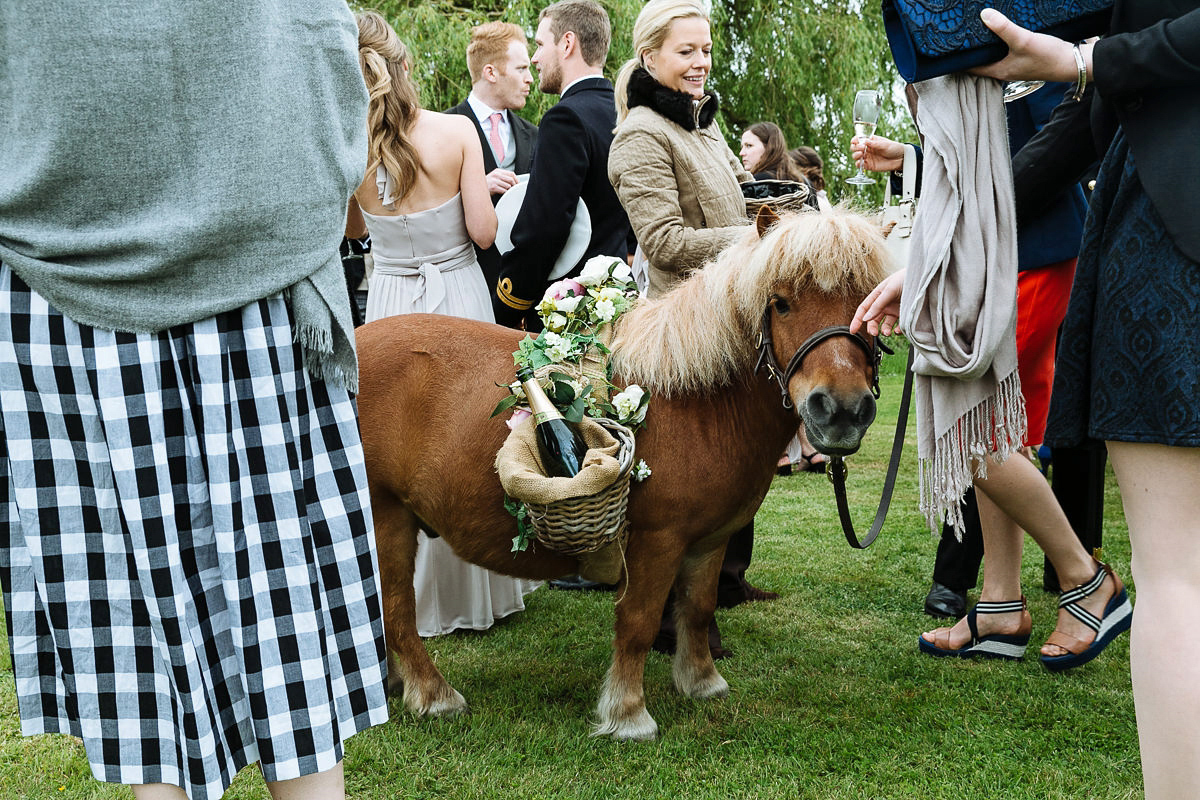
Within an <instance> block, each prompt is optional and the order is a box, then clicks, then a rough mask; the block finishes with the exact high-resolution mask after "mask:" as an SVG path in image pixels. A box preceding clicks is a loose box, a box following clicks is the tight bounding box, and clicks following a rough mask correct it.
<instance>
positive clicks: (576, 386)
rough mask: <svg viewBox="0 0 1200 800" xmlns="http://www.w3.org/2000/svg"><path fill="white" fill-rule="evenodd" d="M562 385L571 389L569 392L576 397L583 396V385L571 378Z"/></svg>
mask: <svg viewBox="0 0 1200 800" xmlns="http://www.w3.org/2000/svg"><path fill="white" fill-rule="evenodd" d="M564 383H566V384H567V386H570V387H571V391H572V392H574V393H575V396H576V397H579V395H581V394H583V384H581V383H580V382H579V381H577V380H575V379H573V378H571V379H568V380H566V381H564Z"/></svg>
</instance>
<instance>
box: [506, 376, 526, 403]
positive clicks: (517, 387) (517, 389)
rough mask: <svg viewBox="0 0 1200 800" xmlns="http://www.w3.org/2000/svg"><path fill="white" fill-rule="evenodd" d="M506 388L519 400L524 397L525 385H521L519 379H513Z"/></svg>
mask: <svg viewBox="0 0 1200 800" xmlns="http://www.w3.org/2000/svg"><path fill="white" fill-rule="evenodd" d="M508 390H509V391H510V392H512V393H513V394H515V395H516V396H517V399H519V400H524V399H525V387H524V386H522V385H521V382H520V381H513V382H512V383H510V384H509V385H508Z"/></svg>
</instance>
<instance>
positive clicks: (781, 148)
mask: <svg viewBox="0 0 1200 800" xmlns="http://www.w3.org/2000/svg"><path fill="white" fill-rule="evenodd" d="M738 155H740V156H741V159H742V166H744V167H745V168H746V171H747V172H752V173H754V180H756V181H763V180H778V181H799V182H800V183H804V176H803V175H801V174H800V173H799V172H798V171H797V170H796V168H795V167H793V166H792V161H791V159H790V158H788V149H787V139H785V138H784V136H783V131H782V130H780V129H779V126H778V125H776V124H775V123H774V122H756V123H754V124H753V125H751V126H750V127H749V128H747V129H746V132H745V133H743V134H742V149H741V152H740V153H739V154H738Z"/></svg>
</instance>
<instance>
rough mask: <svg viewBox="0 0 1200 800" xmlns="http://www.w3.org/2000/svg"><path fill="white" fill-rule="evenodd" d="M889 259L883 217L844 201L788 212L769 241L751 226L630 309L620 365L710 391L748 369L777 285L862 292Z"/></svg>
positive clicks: (657, 380)
mask: <svg viewBox="0 0 1200 800" xmlns="http://www.w3.org/2000/svg"><path fill="white" fill-rule="evenodd" d="M889 264H890V260H889V256H888V253H887V249H886V248H885V247H884V243H883V237H882V236H881V235H880V232H879V227H878V225H876V224H875V223H874V222H871V221H869V220H867V219H866V218H864V217H862V216H860V215H858V214H855V213H852V212H850V211H847V210H845V209H842V208H836V209H834V210H832V211H831V212H827V213H821V214H817V213H813V212H803V213H799V214H789V215H786V216H784V217H783V218H782V219H781V220H780V221H779V223H778V224H776V225H774V226H773V227H771V228H770V229H769V230H768V231H767V232H766V234H765V235H764V236H763V237H762V239H759V238H758V236H757V235H756V233H755V228H754V226H750V227H747V228H746V235H745V236H744V237H742V238H741V239H740V240H738V241H737V242H735V243H734V244H732V245H730V246H729V247H728V248H726V249H725V250H724V251H723V252H722V253H721V254H720V255H719V256H718V257H717V259H716V260H715V261H713V262H711V263H709V264H708V265H706V266H705V267H704V268H703V269H700V270H697V271H696V272H694V273H692V274H691V275H690V276H689V277H688V278H687V279H685V280H684V281H683V282H681V283H680V284H679V285H678V286H677V287H675V288H674V289H672V290H671V291H669V292H668V293H667V294H665V295H663V296H662V297H660V298H657V299H654V300H648V299H643V300H642V301H640V302H639V303H638V305H637V306H636V307H635V308H634V309H632V310H631V311H629V312H627V313H626V314H625V315H624V316H622V318H621V322H620V323H619V325H618V326H617V332H616V336H615V338H614V340H613V367H614V369H615V371H616V372H617V373H618V374H620V375H621V376H622V377H623V378H624V379H625V380H627V381H629V382H631V383H637V384H640V385H641V386H643V387H644V388H646V389H649V390H650V391H653V392H655V393H656V394H661V395H664V396H672V395H679V394H704V393H706V392H708V391H711V390H712V389H715V388H717V387H720V386H725V385H728V384H729V383H731V382H733V381H734V380H736V379H738V378H741V377H744V376H746V375H747V374H748V373H749V371H750V369H751V368H752V367H753V364H754V343H753V338H754V335H755V333H756V332H757V326H758V324H759V321H760V319H761V317H762V313H763V310H764V309H765V308H766V305H767V301H768V299H769V297H770V295H771V293H772V292H773V291H777V290H778V287H780V286H781V285H782V286H785V287H791V288H792V289H793V290H794V291H795V292H797V293H803V292H819V293H821V294H825V295H829V296H831V298H853V299H857V298H861V297H865V296H866V295H867V294H868V293H869V292H870V291H871V290H872V289H874V288H875V286H876V285H877V284H878V283H879V282H880V281H881V280H883V278H884V277H885V276H886V275H887V270H888V266H889Z"/></svg>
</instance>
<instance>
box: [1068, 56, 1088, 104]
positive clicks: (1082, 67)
mask: <svg viewBox="0 0 1200 800" xmlns="http://www.w3.org/2000/svg"><path fill="white" fill-rule="evenodd" d="M1071 53H1072V54H1073V55H1074V56H1075V68H1076V69H1078V70H1079V76H1078V77H1077V78H1076V79H1075V93H1074V94H1073V95H1071V99H1072V100H1074V101H1075V102H1076V103H1078V102H1079V101H1080V100H1082V99H1083V90H1084V89H1086V88H1087V64H1086V63H1084V61H1083V53H1081V52H1080V51H1079V45H1075V46H1074V47H1072V48H1071Z"/></svg>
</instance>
